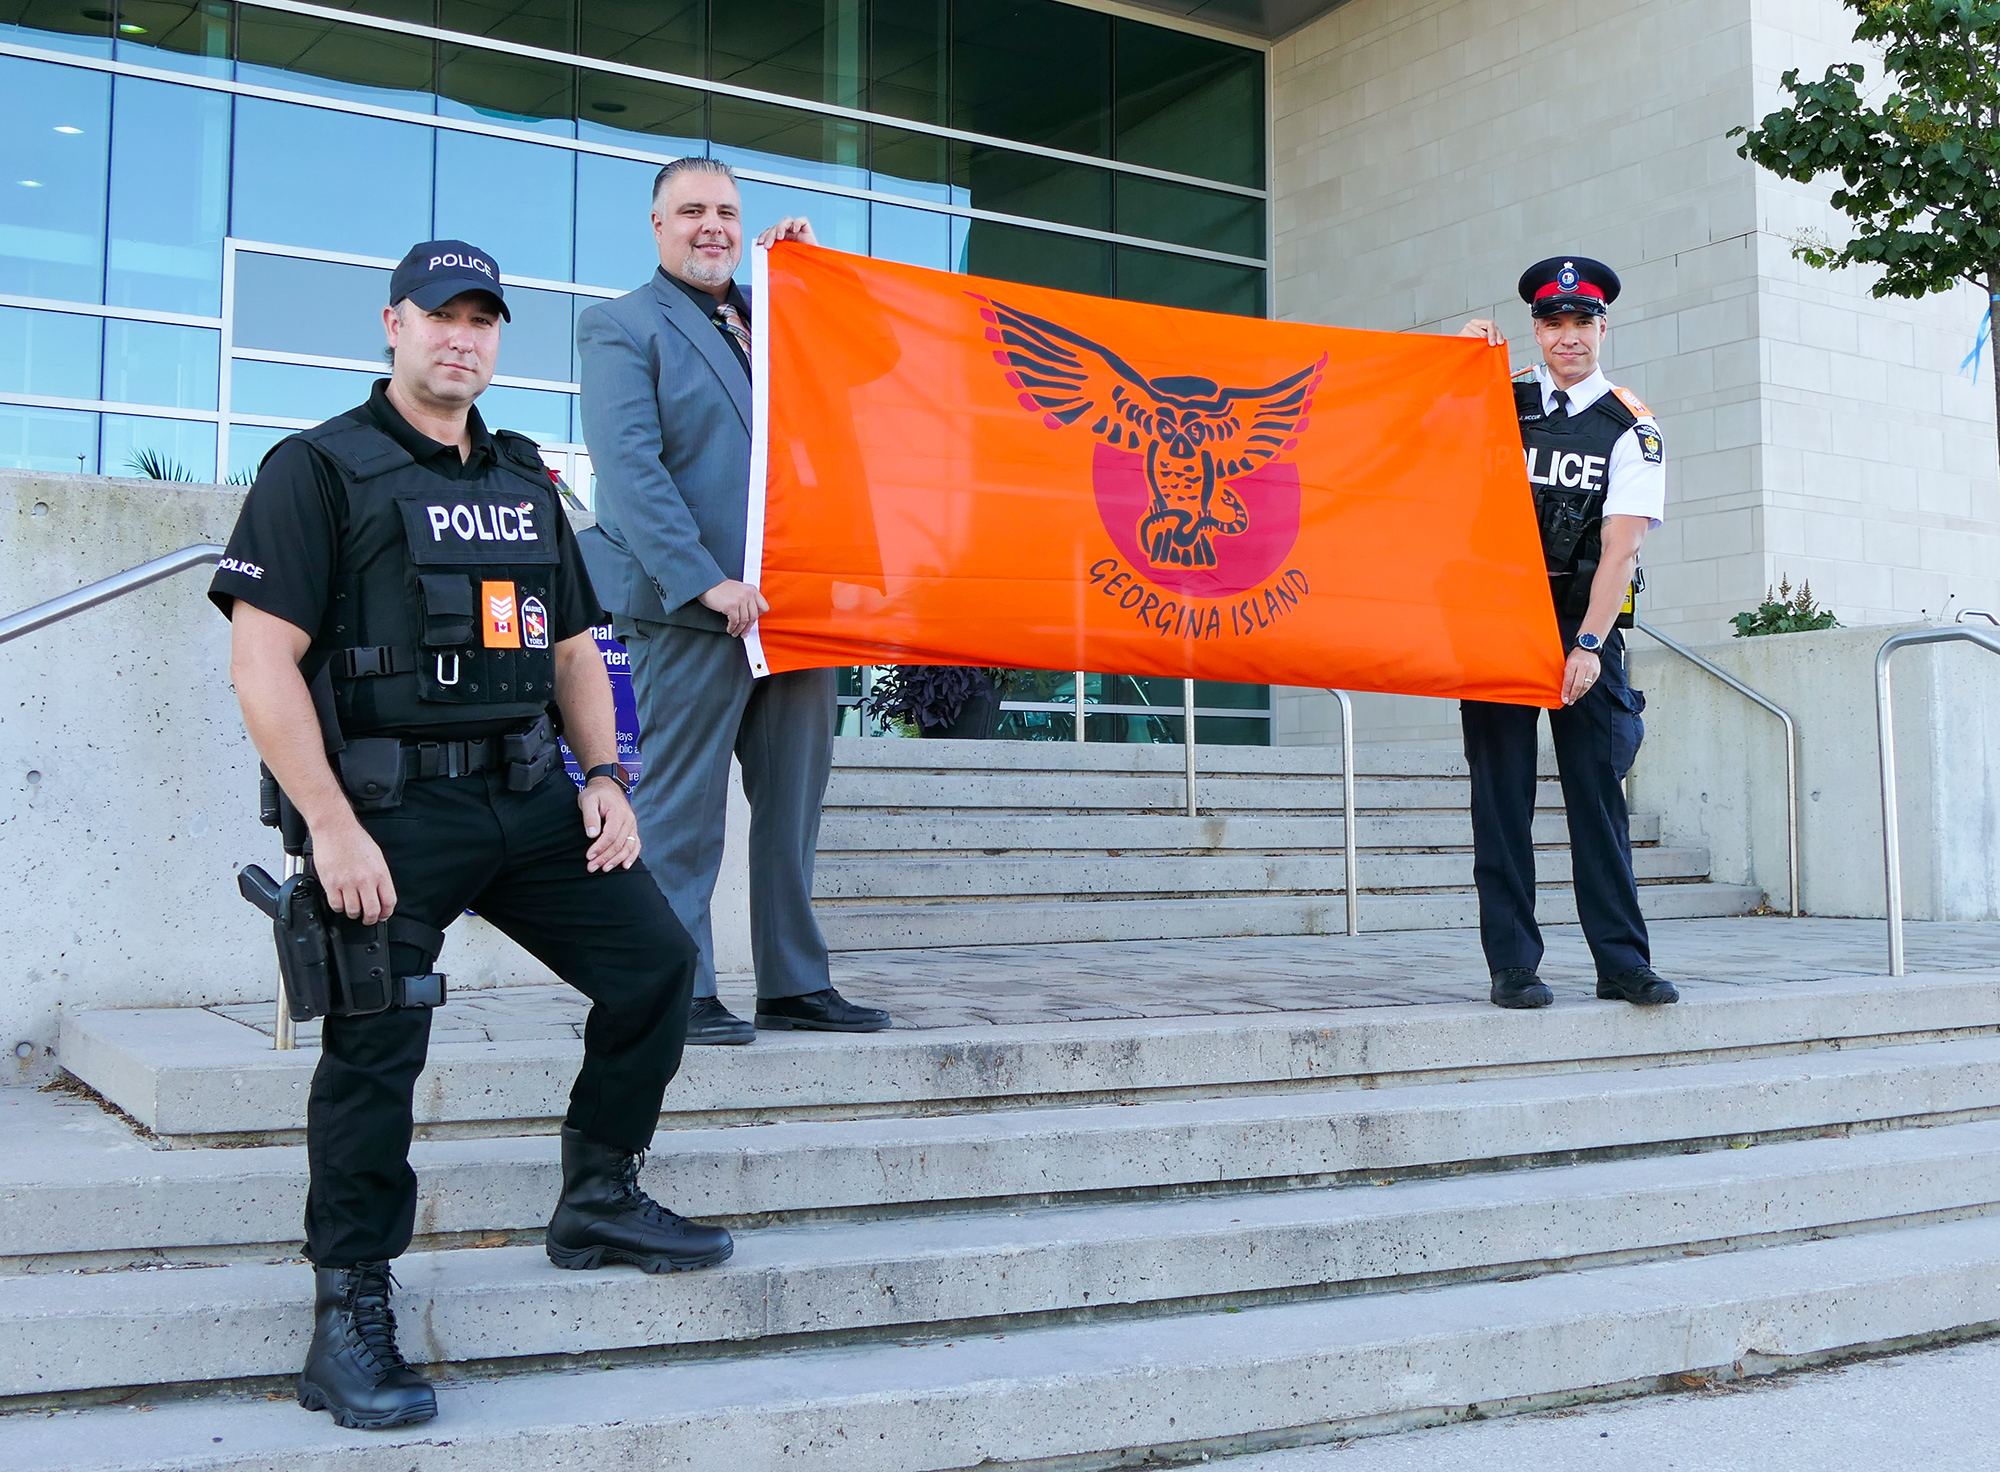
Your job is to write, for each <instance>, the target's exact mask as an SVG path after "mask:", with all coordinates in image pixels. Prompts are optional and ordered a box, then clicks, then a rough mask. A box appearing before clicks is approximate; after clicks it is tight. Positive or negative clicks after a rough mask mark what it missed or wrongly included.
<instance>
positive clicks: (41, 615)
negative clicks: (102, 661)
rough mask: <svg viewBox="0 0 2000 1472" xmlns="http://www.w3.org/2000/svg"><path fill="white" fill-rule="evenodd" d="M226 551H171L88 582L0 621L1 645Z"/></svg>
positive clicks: (204, 547) (206, 545) (199, 547)
mask: <svg viewBox="0 0 2000 1472" xmlns="http://www.w3.org/2000/svg"><path fill="white" fill-rule="evenodd" d="M222 552H223V549H222V548H220V547H217V546H215V545H214V544H213V543H210V542H197V543H196V544H195V545H194V546H192V547H183V548H181V550H180V551H178V552H169V553H168V554H167V555H166V556H164V557H155V558H154V559H153V560H152V561H151V562H142V563H140V564H139V565H138V566H137V567H128V568H126V569H125V571H123V572H120V573H113V574H112V575H111V576H110V577H108V578H100V579H98V581H96V582H94V583H87V584H85V585H84V586H83V587H81V588H78V589H77V590H76V591H75V592H73V593H65V594H63V595H62V596H61V597H60V598H51V599H49V601H48V602H46V603H37V604H36V605H35V606H34V607H33V608H24V609H22V610H21V611H20V612H19V613H10V614H8V615H7V617H5V618H0V644H5V643H6V642H7V641H8V640H9V639H18V638H20V637H21V636H22V635H23V634H32V633H34V631H35V630H36V629H45V628H47V627H48V626H49V625H50V624H53V623H58V622H60V621H61V620H63V619H66V618H69V617H70V616H71V615H73V614H78V613H82V612H83V611H84V610H85V609H87V608H95V607H97V605H98V604H100V603H109V602H110V601H111V600H112V599H114V598H123V597H124V596H125V595H126V594H127V593H136V592H138V591H139V589H141V588H144V587H148V586H150V585H152V584H153V583H157V582H159V581H160V580H161V579H162V578H170V577H172V576H173V575H174V574H175V573H177V572H186V571H187V570H188V569H189V568H191V567H208V566H211V565H212V564H214V563H215V562H217V561H218V560H220V558H221V557H222Z"/></svg>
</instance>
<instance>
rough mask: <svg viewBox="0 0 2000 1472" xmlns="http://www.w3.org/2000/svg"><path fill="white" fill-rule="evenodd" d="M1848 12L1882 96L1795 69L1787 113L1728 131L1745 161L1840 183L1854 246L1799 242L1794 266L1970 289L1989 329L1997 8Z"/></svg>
mask: <svg viewBox="0 0 2000 1472" xmlns="http://www.w3.org/2000/svg"><path fill="white" fill-rule="evenodd" d="M1844 3H1845V4H1846V6H1847V8H1848V9H1849V10H1852V11H1854V12H1855V13H1856V14H1858V15H1859V16H1860V17H1861V23H1860V24H1859V25H1858V26H1856V27H1855V31H1854V39H1855V40H1857V41H1861V42H1865V43H1868V44H1870V45H1874V46H1878V47H1880V48H1881V51H1882V61H1883V67H1884V71H1885V72H1886V78H1885V81H1886V84H1887V91H1886V92H1885V93H1881V94H1880V95H1876V96H1873V97H1868V96H1864V95H1863V84H1864V83H1865V82H1866V80H1867V69H1866V68H1865V67H1863V66H1862V65H1861V64H1860V63H1859V62H1853V61H1847V62H1840V63H1838V64H1837V65H1834V66H1830V67H1828V68H1827V69H1826V75H1825V76H1824V77H1822V78H1821V79H1820V80H1819V81H1817V82H1801V81H1800V80H1799V74H1798V72H1797V70H1796V69H1794V70H1792V71H1788V72H1786V73H1785V75H1784V86H1785V90H1786V91H1787V92H1789V93H1790V94H1791V97H1792V103H1791V106H1789V107H1786V108H1783V109H1781V110H1780V111H1778V112H1774V113H1772V114H1770V115H1769V116H1768V117H1766V118H1765V119H1764V121H1763V122H1762V123H1761V124H1759V125H1758V126H1757V127H1755V128H1736V129H1732V130H1731V133H1730V136H1731V137H1736V136H1738V135H1742V136H1743V138H1744V142H1743V146H1742V147H1741V148H1739V149H1738V150H1737V152H1738V153H1740V154H1741V155H1742V156H1743V157H1745V158H1748V159H1752V160H1754V161H1755V162H1757V163H1759V164H1761V165H1762V166H1763V167H1765V168H1767V169H1769V170H1771V172H1773V173H1775V174H1781V175H1783V176H1784V177H1785V178H1787V179H1796V180H1798V181H1799V182H1801V183H1805V182H1808V181H1810V180H1812V179H1816V178H1818V177H1819V176H1820V175H1821V174H1826V173H1837V174H1839V175H1840V180H1841V187H1840V188H1839V189H1836V190H1835V191H1834V194H1833V206H1834V208H1835V209H1837V210H1839V211H1841V213H1843V214H1845V215H1846V216H1847V217H1848V218H1849V219H1850V220H1852V221H1853V222H1854V234H1853V237H1852V238H1851V239H1850V240H1849V241H1848V242H1847V243H1846V244H1845V245H1841V246H1835V245H1834V244H1833V243H1832V242H1831V241H1829V240H1827V239H1825V238H1823V237H1815V236H1808V237H1803V238H1801V239H1799V240H1798V241H1796V242H1795V243H1794V246H1793V250H1792V254H1793V255H1794V256H1796V257H1798V259H1800V260H1802V261H1805V262H1806V263H1807V264H1809V265H1813V266H1819V267H1827V268H1837V267H1843V266H1874V267H1878V268H1879V269H1880V270H1881V273H1882V274H1881V277H1880V278H1879V279H1878V280H1877V281H1876V283H1875V286H1874V288H1873V290H1874V294H1875V295H1876V296H1878V297H1886V296H1902V297H1921V296H1928V295H1929V294H1930V293H1932V292H1934V291H1948V290H1950V289H1951V287H1952V286H1954V285H1955V284H1957V283H1958V282H1960V281H1969V282H1971V283H1972V284H1973V285H1975V286H1977V287H1979V288H1980V289H1981V290H1983V291H1984V292H1985V293H1986V295H1987V298H1988V309H1987V310H1988V321H1989V323H1991V322H1992V321H1993V318H1992V313H1993V311H1994V310H1995V304H1996V303H2000V0H1986V3H1976V0H1908V3H1903V0H1844ZM1995 337H1996V339H2000V333H1996V334H1995ZM1995 347H1996V349H2000V340H1997V341H1996V343H1995ZM1995 367H1996V371H1995V372H1994V375H1993V381H1994V399H1995V405H1996V410H2000V363H1996V365H1995Z"/></svg>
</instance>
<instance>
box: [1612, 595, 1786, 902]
mask: <svg viewBox="0 0 2000 1472" xmlns="http://www.w3.org/2000/svg"><path fill="white" fill-rule="evenodd" d="M1634 623H1635V625H1636V627H1638V628H1639V629H1641V630H1643V631H1644V632H1645V633H1647V634H1650V635H1651V636H1652V637H1653V638H1654V639H1655V640H1656V641H1658V642H1659V643H1660V644H1663V645H1665V646H1666V647H1667V648H1668V649H1671V650H1672V651H1673V652H1674V653H1676V654H1678V655H1679V656H1680V657H1681V658H1682V659H1685V660H1687V661H1688V662H1689V663H1690V664H1693V665H1695V666H1697V667H1698V668H1700V669H1702V670H1705V671H1706V672H1707V673H1709V674H1711V675H1713V676H1715V678H1716V679H1718V680H1720V681H1722V683H1723V684H1725V685H1727V686H1728V687H1729V688H1730V689H1732V690H1734V691H1735V692H1736V693H1737V694H1738V695H1741V696H1743V697H1744V698H1745V699H1746V700H1749V701H1751V702H1753V703H1754V704H1757V705H1761V706H1762V707H1763V708H1764V709H1765V710H1767V711H1769V712H1770V713H1771V714H1772V715H1774V716H1776V717H1777V718H1778V719H1779V720H1780V721H1782V722H1784V725H1785V883H1786V886H1787V888H1788V891H1789V893H1790V894H1791V900H1792V904H1791V912H1792V918H1793V919H1797V918H1798V916H1799V914H1800V910H1799V733H1798V728H1797V727H1796V726H1794V725H1793V724H1792V718H1791V716H1790V715H1789V714H1788V713H1787V712H1786V710H1785V708H1784V707H1783V706H1781V705H1779V704H1778V703H1777V702H1776V701H1774V700H1770V699H1767V698H1766V697H1765V696H1763V695H1761V694H1759V693H1758V692H1757V691H1755V690H1752V689H1751V688H1750V687H1749V686H1748V685H1746V684H1744V683H1743V682H1742V681H1741V680H1739V679H1737V678H1736V676H1734V675H1732V674H1730V673H1729V671H1728V670H1725V669H1723V668H1722V667H1721V666H1720V665H1718V664H1713V663H1711V662H1710V661H1708V660H1706V659H1703V658H1702V657H1701V656H1700V655H1699V654H1696V653H1695V652H1694V651H1693V650H1692V649H1689V648H1688V647H1687V646H1686V645H1684V644H1677V643H1675V642H1674V641H1673V640H1672V639H1669V638H1668V637H1667V636H1666V635H1665V634H1663V633H1661V632H1660V631H1659V630H1658V629H1656V628H1654V627H1653V626H1652V625H1651V624H1649V623H1647V622H1646V621H1645V620H1644V619H1636V620H1634Z"/></svg>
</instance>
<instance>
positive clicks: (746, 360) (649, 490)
mask: <svg viewBox="0 0 2000 1472" xmlns="http://www.w3.org/2000/svg"><path fill="white" fill-rule="evenodd" d="M653 237H654V239H655V241H656V242H657V243H658V245H659V251H660V269H659V270H658V271H657V272H655V273H654V275H653V277H652V279H651V280H649V281H648V282H647V283H646V284H645V285H644V286H642V287H640V288H639V289H638V290H637V291H633V292H628V293H627V294H626V295H624V296H622V297H619V298H618V299H617V300H616V301H610V302H604V303H602V304H600V305H598V306H595V307H592V308H591V309H590V310H589V311H587V312H585V313H584V314H583V316H582V317H581V318H580V319H579V320H578V322H577V327H576V342H577V349H578V352H579V354H580V356H581V361H582V384H583V431H584V439H585V441H586V442H587V443H588V444H589V446H590V459H591V467H592V469H593V470H594V471H595V472H596V475H597V494H596V511H597V527H596V529H595V532H594V533H586V534H585V536H584V538H583V545H584V551H585V559H586V561H587V562H588V563H589V566H590V574H591V581H592V582H593V583H594V584H595V585H596V587H597V590H598V596H599V597H600V598H601V599H602V600H603V602H604V604H605V606H606V607H608V608H609V609H610V610H611V612H612V616H613V625H612V627H613V630H614V632H615V633H616V634H617V636H618V637H619V638H620V639H621V640H623V641H624V643H625V647H626V648H627V649H628V650H630V651H631V655H632V687H633V692H634V694H635V695H636V696H637V697H638V705H639V749H640V751H641V752H643V753H644V755H645V759H646V765H645V772H644V777H643V780H642V781H641V782H640V783H639V785H638V787H637V788H636V789H635V790H634V792H633V794H632V799H633V801H632V805H633V808H634V809H635V810H636V811H637V813H638V817H639V832H640V836H641V837H642V838H643V839H644V842H645V848H646V859H647V864H648V867H649V868H650V869H651V870H652V873H653V877H654V878H655V879H656V880H657V881H658V882H659V886H660V889H661V892H662V893H664V894H665V895H666V898H667V903H668V904H669V905H670V906H671V907H672V908H673V911H674V914H675V915H676V917H678V918H679V920H680V922H681V924H683V925H684V926H686V927H687V930H688V933H689V934H690V935H692V936H693V937H694V940H695V943H696V945H697V946H698V947H699V948H700V951H701V960H700V970H699V971H698V972H697V974H696V978H695V990H694V1007H693V1011H692V1013H691V1014H690V1016H689V1018H688V1036H687V1040H688V1041H689V1042H690V1043H747V1042H749V1041H751V1039H752V1038H754V1037H755V1036H756V1031H755V1029H754V1028H753V1027H752V1026H751V1024H749V1023H748V1022H745V1021H744V1020H743V1019H742V1018H740V1017H737V1016H735V1015H734V1014H732V1013H731V1012H730V1011H729V1010H728V1009H727V1008H725V1007H724V1006H723V1005H722V1003H721V1002H720V1001H718V1000H717V999H716V995H715V942H714V938H713V934H712V931H711V927H710V924H709V901H710V898H711V897H712V896H713V894H714V892H715V879H716V873H717V871H718V870H719V869H720V867H721V863H722V837H723V821H724V813H725V805H726V801H727V798H728V792H729V758H730V754H731V753H732V752H734V753H735V755H736V757H737V759H738V760H739V761H741V762H742V764H743V793H744V796H745V797H747V798H748V799H749V801H750V944H751V953H752V959H753V962H754V964H755V966H756V969H757V1018H756V1027H757V1028H777V1029H787V1028H808V1029H812V1030H815V1031H824V1032H874V1031H877V1030H879V1029H881V1028H884V1027H887V1026H888V1025H889V1014H888V1013H886V1012H882V1011H878V1010H877V1009H875V1008H872V1007H857V1006H855V1005H854V1004H852V1003H850V1002H848V1001H847V1000H846V999H844V998H843V997H842V996H841V995H840V993H839V992H837V991H835V990H834V989H833V984H832V981H831V979H830V977H829V974H828V970H827V954H826V941H825V938H824V937H822V936H821V934H820V929H819V922H818V921H817V920H815V919H814V918H813V912H812V874H813V857H814V850H815V848H816V847H817V845H818V842H819V819H820V804H821V802H822V800H823V799H824V798H825V796H826V780H827V769H828V767H829V765H830V764H831V761H832V756H833V728H834V720H835V709H836V706H835V700H834V672H833V671H832V670H799V671H796V672H794V673H791V674H782V675H768V676H766V677H765V678H763V679H761V680H754V679H752V678H751V675H750V665H749V661H748V660H747V659H746V658H745V655H744V650H743V643H742V638H743V634H744V633H745V631H747V630H748V629H749V627H750V626H751V624H753V623H755V622H756V620H757V616H758V615H759V614H760V613H762V612H763V611H764V610H765V608H766V607H767V606H768V605H767V604H766V603H765V602H764V599H763V598H762V597H761V596H760V595H759V594H758V592H757V589H756V588H755V587H754V586H752V585H751V584H749V583H746V582H745V581H743V573H744V568H743V540H744V527H745V522H746V520H747V517H748V513H749V475H750V364H751V357H750V345H751V336H750V335H751V333H752V332H753V331H755V327H754V325H753V323H752V321H751V304H750V303H749V301H748V300H747V299H746V298H745V297H744V295H743V293H742V291H741V290H740V289H739V288H738V287H737V286H735V285H734V284H733V277H734V275H735V271H736V265H737V262H738V260H739V259H740V258H741V256H742V254H743V226H742V203H741V200H740V198H739V196H738V193H737V189H736V179H735V176H734V175H733V174H732V173H731V172H730V170H729V168H728V166H727V165H725V164H722V163H719V162H717V161H715V160H713V159H705V158H685V159H677V160H676V161H674V162H673V163H670V164H668V165H667V166H666V167H665V168H663V169H661V170H660V173H659V177H658V178H657V179H656V180H655V181H654V184H653ZM773 240H801V241H804V242H806V243H807V244H812V243H814V242H813V233H812V226H811V225H810V224H808V223H807V222H806V221H805V220H804V219H802V218H801V219H787V220H785V221H783V222H781V223H780V224H778V225H774V226H772V227H771V228H770V229H769V230H766V231H765V232H764V234H763V235H762V236H760V237H759V243H760V244H765V245H768V244H770V243H771V242H772V241H773Z"/></svg>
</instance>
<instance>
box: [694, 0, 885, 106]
mask: <svg viewBox="0 0 2000 1472" xmlns="http://www.w3.org/2000/svg"><path fill="white" fill-rule="evenodd" d="M866 24H867V5H866V0H760V3H758V4H755V5H742V4H737V5H727V4H725V5H717V6H715V7H714V8H713V11H712V12H711V18H710V21H709V35H708V68H709V70H708V74H709V76H711V77H712V78H714V79H715V80H716V81H718V82H732V83H734V84H735V85H736V86H738V87H755V88H757V89H758V90H759V91H763V92H782V93H784V94H785V95H786V96H788V97H809V98H811V99H812V100H813V101H815V102H831V103H836V104H838V105H839V106H841V107H860V106H861V105H862V103H863V100H864V97H863V92H862V76H861V72H862V51H863V46H864V40H865V34H866V32H865V27H866Z"/></svg>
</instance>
